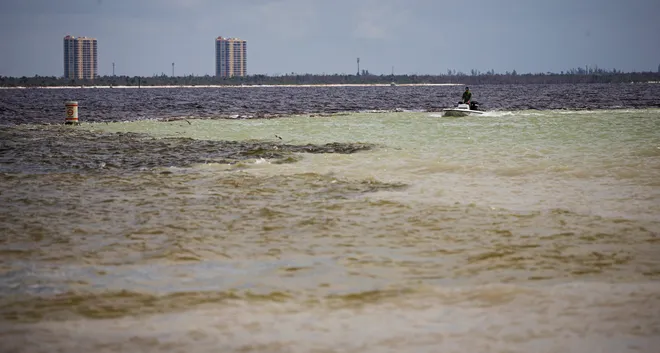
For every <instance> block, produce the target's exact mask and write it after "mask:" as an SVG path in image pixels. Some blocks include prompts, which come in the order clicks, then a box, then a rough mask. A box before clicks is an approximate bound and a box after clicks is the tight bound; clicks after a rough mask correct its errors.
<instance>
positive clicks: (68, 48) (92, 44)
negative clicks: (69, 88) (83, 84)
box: [64, 36, 98, 80]
mask: <svg viewBox="0 0 660 353" xmlns="http://www.w3.org/2000/svg"><path fill="white" fill-rule="evenodd" d="M97 59H98V57H97V42H96V38H88V37H73V36H66V37H64V77H65V78H69V79H75V80H93V79H95V78H96V77H98V64H97V62H98V60H97Z"/></svg>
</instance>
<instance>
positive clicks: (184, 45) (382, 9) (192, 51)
mask: <svg viewBox="0 0 660 353" xmlns="http://www.w3.org/2000/svg"><path fill="white" fill-rule="evenodd" d="M659 14H660V1H658V0H463V1H447V0H0V48H2V50H1V51H0V76H34V75H41V76H62V75H63V73H64V72H63V71H64V69H63V65H64V64H63V55H64V54H63V38H64V36H66V35H73V36H87V37H94V38H96V39H97V40H98V65H99V70H98V73H99V74H100V75H111V74H112V64H113V63H115V73H116V74H117V75H129V76H138V75H139V76H152V75H160V74H166V75H171V74H172V63H175V65H174V74H175V76H181V75H207V74H208V75H213V74H214V73H215V39H216V38H217V37H218V36H223V37H236V38H240V39H243V40H246V41H247V70H248V74H250V75H252V74H265V75H283V74H291V73H296V74H306V73H309V74H355V73H356V72H357V58H358V57H359V58H360V69H361V70H368V71H369V72H370V73H372V74H378V75H380V74H385V75H389V74H391V73H392V72H394V73H395V74H400V75H402V74H408V75H412V74H418V75H426V74H428V75H437V74H446V73H447V70H456V71H460V72H464V73H468V74H469V73H470V72H471V70H478V71H480V72H485V71H488V70H494V71H496V72H498V73H504V72H507V71H513V70H516V72H518V73H539V72H557V73H559V72H561V71H566V70H570V69H573V68H578V67H582V68H584V67H586V66H589V67H592V68H593V67H598V68H602V69H608V70H609V69H617V70H623V71H657V70H658V69H660V68H659V65H660V17H659V16H660V15H659Z"/></svg>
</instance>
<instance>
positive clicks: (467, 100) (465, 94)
mask: <svg viewBox="0 0 660 353" xmlns="http://www.w3.org/2000/svg"><path fill="white" fill-rule="evenodd" d="M471 99H472V92H470V87H465V92H463V103H465V104H470V100H471Z"/></svg>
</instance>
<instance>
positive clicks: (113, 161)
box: [0, 125, 373, 173]
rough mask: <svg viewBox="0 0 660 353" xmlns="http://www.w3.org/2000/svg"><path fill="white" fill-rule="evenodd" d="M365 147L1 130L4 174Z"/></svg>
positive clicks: (281, 159) (279, 159)
mask: <svg viewBox="0 0 660 353" xmlns="http://www.w3.org/2000/svg"><path fill="white" fill-rule="evenodd" d="M372 147H373V146H371V145H369V144H363V143H328V144H324V145H313V144H306V145H289V144H285V143H278V142H269V141H206V140H195V139H191V138H153V137H150V136H148V135H146V134H138V133H95V132H90V131H85V130H79V129H70V128H68V127H67V126H64V125H62V126H44V127H39V126H33V127H30V126H28V125H25V126H21V127H8V126H5V127H0V172H5V173H53V172H85V171H93V170H100V169H104V170H106V171H108V170H140V169H150V168H157V167H172V166H174V167H188V166H191V165H193V164H200V163H222V164H235V163H237V162H240V161H243V160H247V159H258V158H265V159H269V160H272V161H273V163H293V162H296V161H297V158H299V157H298V156H297V155H295V153H296V152H305V153H345V154H347V153H356V152H360V151H364V150H369V149H371V148H372Z"/></svg>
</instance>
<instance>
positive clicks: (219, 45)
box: [215, 37, 247, 77]
mask: <svg viewBox="0 0 660 353" xmlns="http://www.w3.org/2000/svg"><path fill="white" fill-rule="evenodd" d="M215 75H216V76H219V77H234V76H245V75H247V42H246V41H244V40H241V39H238V38H223V37H218V38H217V39H216V40H215Z"/></svg>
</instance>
